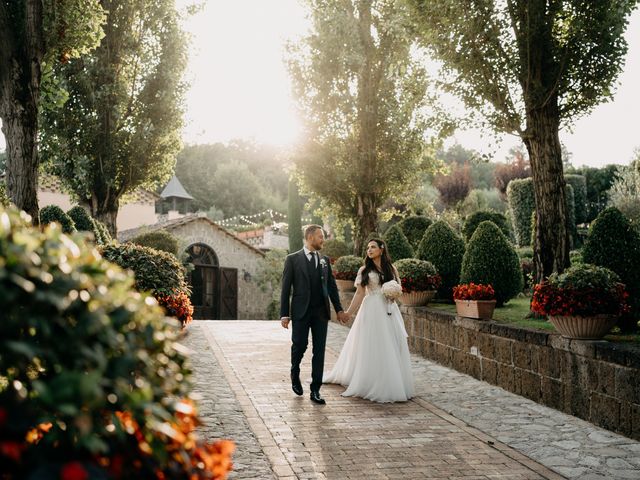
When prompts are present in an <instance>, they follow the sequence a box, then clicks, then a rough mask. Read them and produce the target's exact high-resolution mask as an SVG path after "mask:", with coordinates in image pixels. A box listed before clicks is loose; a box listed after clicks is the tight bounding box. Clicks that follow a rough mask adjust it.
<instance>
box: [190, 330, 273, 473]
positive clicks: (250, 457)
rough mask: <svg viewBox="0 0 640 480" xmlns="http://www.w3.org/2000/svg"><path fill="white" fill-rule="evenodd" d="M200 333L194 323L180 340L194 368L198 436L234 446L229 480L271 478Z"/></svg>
mask: <svg viewBox="0 0 640 480" xmlns="http://www.w3.org/2000/svg"><path fill="white" fill-rule="evenodd" d="M204 330H205V327H204V326H203V325H202V323H200V322H194V323H192V324H191V325H190V326H189V328H188V330H187V332H188V333H187V335H186V336H185V338H184V339H183V341H182V344H183V345H184V346H186V347H187V348H189V349H190V350H191V351H192V352H193V353H192V354H191V355H190V360H191V366H192V367H193V369H194V393H196V394H197V395H198V396H199V397H200V399H199V400H198V411H199V414H200V417H201V418H202V420H203V425H202V426H201V427H200V429H199V430H200V434H201V435H202V436H203V437H204V438H206V439H207V440H217V439H222V438H229V439H232V440H233V441H234V442H235V443H236V453H235V454H234V456H233V463H234V471H233V472H232V473H231V475H230V476H229V478H230V479H245V478H260V479H263V478H264V479H275V478H276V476H275V475H274V474H273V470H272V469H271V465H270V463H269V460H268V459H267V456H266V455H265V453H264V452H263V451H262V447H261V446H260V443H259V442H258V440H257V438H256V436H255V435H254V433H253V432H252V431H251V428H250V427H249V423H248V421H247V419H246V418H245V414H244V411H243V409H242V407H241V405H240V404H239V403H238V400H237V398H236V396H235V395H234V393H233V391H232V389H231V387H230V385H229V382H228V381H227V379H226V378H225V374H224V371H223V370H222V368H221V367H220V365H219V363H218V361H217V359H216V357H215V355H214V353H213V351H212V349H211V346H210V345H209V343H208V342H207V338H206V336H205V332H204Z"/></svg>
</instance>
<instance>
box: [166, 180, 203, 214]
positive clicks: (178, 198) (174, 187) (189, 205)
mask: <svg viewBox="0 0 640 480" xmlns="http://www.w3.org/2000/svg"><path fill="white" fill-rule="evenodd" d="M160 197H161V199H160V200H159V201H158V203H157V204H156V213H158V214H160V215H167V214H170V212H176V213H178V214H181V215H186V214H187V213H193V212H195V210H196V209H195V199H194V198H193V197H192V196H191V195H189V193H188V192H187V191H186V190H185V188H184V187H183V186H182V184H181V183H180V180H178V177H176V176H175V175H174V176H173V177H171V180H169V183H167V186H166V187H164V189H163V190H162V192H161V193H160ZM169 216H170V217H172V216H173V215H169Z"/></svg>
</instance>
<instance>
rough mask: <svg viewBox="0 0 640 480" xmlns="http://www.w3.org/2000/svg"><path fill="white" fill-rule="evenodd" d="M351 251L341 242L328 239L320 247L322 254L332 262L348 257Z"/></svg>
mask: <svg viewBox="0 0 640 480" xmlns="http://www.w3.org/2000/svg"><path fill="white" fill-rule="evenodd" d="M352 251H353V249H352V248H351V247H349V245H347V243H346V242H343V241H342V240H336V239H329V240H325V242H324V245H323V246H322V254H323V255H326V256H327V257H329V258H330V259H331V261H332V262H334V261H336V260H337V259H338V258H340V257H344V256H345V255H349V254H350V253H351V252H352Z"/></svg>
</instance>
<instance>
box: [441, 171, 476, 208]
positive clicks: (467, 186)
mask: <svg viewBox="0 0 640 480" xmlns="http://www.w3.org/2000/svg"><path fill="white" fill-rule="evenodd" d="M433 184H434V186H435V187H436V188H437V189H438V191H439V192H440V199H441V200H442V203H444V204H445V205H446V206H447V207H449V208H455V207H456V206H457V205H458V204H459V203H460V202H462V201H463V200H464V199H465V198H467V195H469V192H470V191H471V186H472V185H471V168H470V167H469V164H465V165H461V166H454V167H452V169H451V171H450V173H449V174H448V175H443V174H439V175H437V176H436V178H435V179H434V181H433Z"/></svg>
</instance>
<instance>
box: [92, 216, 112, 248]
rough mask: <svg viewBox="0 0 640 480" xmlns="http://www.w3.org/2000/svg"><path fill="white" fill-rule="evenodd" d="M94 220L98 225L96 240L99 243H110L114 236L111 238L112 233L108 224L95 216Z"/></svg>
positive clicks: (95, 232)
mask: <svg viewBox="0 0 640 480" xmlns="http://www.w3.org/2000/svg"><path fill="white" fill-rule="evenodd" d="M93 222H94V223H95V225H96V229H95V230H94V235H95V236H96V242H97V243H98V245H108V244H110V243H111V242H113V238H111V234H110V233H109V230H108V229H107V226H106V225H105V224H104V223H102V222H101V221H100V220H96V219H95V218H94V219H93Z"/></svg>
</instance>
